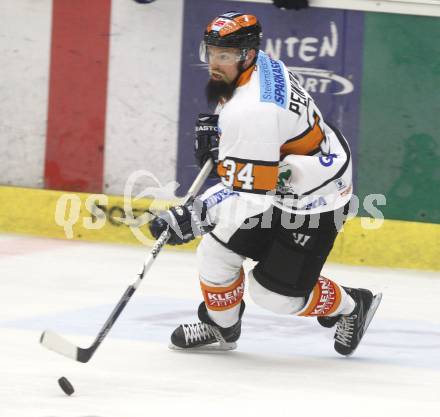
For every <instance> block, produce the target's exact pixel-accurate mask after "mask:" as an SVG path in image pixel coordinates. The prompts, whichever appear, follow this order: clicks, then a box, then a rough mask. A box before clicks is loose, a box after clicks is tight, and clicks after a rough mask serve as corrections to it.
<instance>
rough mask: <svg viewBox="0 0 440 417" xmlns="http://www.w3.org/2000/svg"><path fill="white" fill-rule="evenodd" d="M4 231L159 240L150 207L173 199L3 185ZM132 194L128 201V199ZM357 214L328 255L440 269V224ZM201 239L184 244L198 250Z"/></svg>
mask: <svg viewBox="0 0 440 417" xmlns="http://www.w3.org/2000/svg"><path fill="white" fill-rule="evenodd" d="M0 200H1V201H2V204H1V205H0V232H12V233H23V234H31V235H37V236H45V237H51V238H59V239H74V240H87V241H101V242H113V243H127V244H144V245H146V246H151V245H152V244H153V243H154V240H153V239H152V237H151V235H150V234H149V232H148V230H147V226H146V223H147V222H148V221H149V220H150V219H151V216H150V215H149V214H148V212H146V210H147V209H149V208H152V209H153V210H157V209H161V208H165V207H166V206H167V205H168V204H170V202H165V201H157V200H154V202H153V201H152V200H149V199H146V198H140V199H126V201H125V202H124V197H122V196H108V195H104V194H87V193H71V192H64V191H52V190H39V189H28V188H16V187H0ZM127 200H128V201H127ZM369 225H371V220H370V219H369V218H364V217H355V218H354V219H351V220H350V221H348V222H347V223H346V225H345V226H344V230H343V231H342V232H341V233H340V234H339V236H338V238H337V240H336V243H335V246H334V248H333V250H332V253H331V255H330V258H329V260H331V261H333V262H339V263H346V264H351V265H370V266H386V267H392V268H395V267H397V268H414V269H425V270H440V259H439V258H438V256H437V255H438V254H437V250H438V247H440V225H438V224H430V223H420V222H406V221H397V220H384V222H383V224H382V226H381V227H379V228H376V229H368V227H369ZM197 244H198V241H195V242H191V243H189V244H186V245H182V246H181V247H179V249H186V250H194V249H195V248H196V246H197Z"/></svg>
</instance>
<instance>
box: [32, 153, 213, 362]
mask: <svg viewBox="0 0 440 417" xmlns="http://www.w3.org/2000/svg"><path fill="white" fill-rule="evenodd" d="M212 167H213V163H212V161H211V160H208V161H207V162H206V163H205V165H204V166H203V168H202V169H201V171H200V172H199V175H198V176H197V178H196V179H195V180H194V182H193V184H192V185H191V187H190V189H189V190H188V193H187V194H186V196H185V197H184V199H183V201H182V204H185V203H187V202H188V201H189V200H190V199H191V198H194V197H195V196H196V195H197V193H198V192H199V191H200V188H201V187H202V185H203V183H204V182H205V180H206V178H207V177H208V175H209V173H210V172H211V170H212ZM168 239H169V233H168V230H166V231H164V232H163V233H162V234H161V235H160V237H159V239H157V241H156V243H155V244H154V246H153V248H152V249H151V251H150V254H149V255H148V257H147V259H146V260H145V262H144V265H143V266H142V270H141V272H140V273H139V274H138V278H137V280H136V281H135V282H134V283H133V284H132V285H130V286H129V287H128V288H127V289H126V290H125V292H124V294H123V295H122V297H121V299H120V300H119V302H118V304H117V305H116V306H115V308H114V309H113V311H112V312H111V314H110V316H109V317H108V318H107V320H106V322H105V323H104V325H103V326H102V328H101V330H100V331H99V333H98V335H97V336H96V338H95V340H94V342H93V343H92V344H91V346H90V347H88V348H81V347H79V346H76V345H74V344H73V343H70V342H69V341H68V340H66V339H64V338H63V337H62V336H60V335H58V334H57V333H55V332H52V331H50V330H46V331H44V332H43V333H42V335H41V337H40V343H41V344H42V345H43V346H44V347H46V348H47V349H50V350H53V351H54V352H57V353H59V354H61V355H64V356H67V357H68V358H71V359H73V360H76V361H78V362H82V363H86V362H88V361H89V360H90V358H91V357H92V356H93V354H94V353H95V351H96V349H98V347H99V345H100V344H101V343H102V341H103V340H104V338H105V337H106V336H107V334H108V332H109V331H110V329H111V328H112V327H113V325H114V324H115V322H116V320H117V319H118V317H119V315H120V314H121V313H122V311H123V310H124V308H125V306H126V305H127V303H128V302H129V301H130V298H131V297H132V295H133V294H134V292H135V291H136V290H137V288H138V287H139V285H140V284H141V282H142V280H143V278H144V276H145V274H146V273H147V272H148V271H149V269H150V268H151V265H153V262H154V260H155V259H156V257H157V255H158V254H159V252H160V251H161V250H162V248H163V246H164V245H165V244H166V243H167V241H168Z"/></svg>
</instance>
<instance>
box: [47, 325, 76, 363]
mask: <svg viewBox="0 0 440 417" xmlns="http://www.w3.org/2000/svg"><path fill="white" fill-rule="evenodd" d="M40 343H41V344H42V345H43V346H44V347H45V348H46V349H49V350H52V351H53V352H56V353H59V354H60V355H63V356H66V357H68V358H70V359H73V360H75V361H77V360H78V347H77V346H75V345H74V344H72V343H70V342H69V341H68V340H66V339H64V338H63V337H61V336H60V335H58V334H57V333H54V332H52V331H50V330H46V331H44V332H43V333H42V334H41V337H40Z"/></svg>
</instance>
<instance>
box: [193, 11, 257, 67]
mask: <svg viewBox="0 0 440 417" xmlns="http://www.w3.org/2000/svg"><path fill="white" fill-rule="evenodd" d="M262 36H263V34H262V32H261V25H260V22H259V21H258V19H257V17H256V16H254V15H251V14H243V13H239V12H227V13H224V14H222V15H220V16H218V17H216V18H215V19H214V20H213V21H212V22H211V23H209V25H208V26H207V28H206V30H205V33H204V36H203V41H202V43H201V44H200V59H201V61H203V62H207V56H206V50H207V46H208V45H212V46H218V47H222V48H238V49H240V50H241V51H242V53H241V57H242V59H244V57H245V56H246V53H247V51H248V50H249V49H256V50H257V51H258V49H259V47H260V42H261V38H262ZM240 60H241V59H240Z"/></svg>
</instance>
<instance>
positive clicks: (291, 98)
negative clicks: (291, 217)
mask: <svg viewBox="0 0 440 417" xmlns="http://www.w3.org/2000/svg"><path fill="white" fill-rule="evenodd" d="M218 126H219V133H220V146H219V164H218V167H217V172H218V174H219V176H220V178H221V181H222V183H221V184H218V185H217V186H214V187H212V188H211V189H209V190H208V191H207V192H206V193H205V194H204V195H203V196H202V198H203V199H206V200H207V201H208V202H209V204H208V206H209V214H210V217H211V218H212V219H213V220H214V222H215V223H216V224H217V226H216V229H215V234H216V236H217V237H218V238H219V239H221V240H223V241H225V242H227V241H228V239H229V237H230V236H231V235H232V233H233V231H235V230H236V229H237V228H238V227H240V225H241V224H242V222H243V221H244V220H245V219H246V218H248V217H251V216H254V215H256V214H259V213H261V212H263V211H265V210H267V209H268V208H269V207H270V206H271V205H272V204H274V205H276V206H277V207H280V208H281V209H283V210H286V211H289V212H294V213H298V214H312V213H317V212H325V211H331V210H335V209H337V208H339V207H342V206H344V205H345V204H346V203H347V202H348V201H349V200H350V198H351V194H352V166H351V155H350V150H349V146H348V144H347V142H346V140H345V139H344V138H343V137H342V135H340V134H339V133H337V132H335V131H334V130H333V129H332V128H331V127H329V126H328V125H327V124H326V123H325V122H324V119H323V117H322V115H321V112H320V111H319V109H318V108H317V106H316V104H315V102H314V101H313V99H312V98H311V97H310V95H309V94H308V93H307V92H306V91H305V90H304V88H303V87H302V86H301V85H300V84H299V82H298V80H297V78H296V77H295V76H294V75H293V74H292V73H291V72H289V71H288V69H287V68H286V66H285V65H284V64H283V63H282V62H281V61H277V60H273V59H271V58H270V57H269V56H268V55H266V54H265V53H264V52H262V51H260V52H259V54H258V59H257V62H256V65H254V66H252V67H251V68H249V69H248V70H246V71H245V72H244V73H243V74H242V75H241V76H240V79H239V81H238V87H237V88H236V90H235V92H234V95H233V96H232V98H231V99H230V100H229V101H227V102H226V103H225V104H224V105H222V106H219V122H218ZM230 197H232V198H230Z"/></svg>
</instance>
